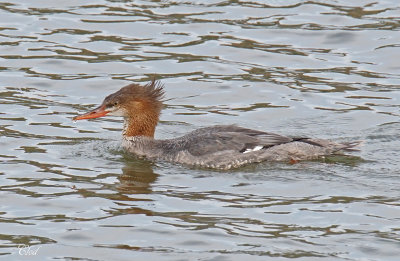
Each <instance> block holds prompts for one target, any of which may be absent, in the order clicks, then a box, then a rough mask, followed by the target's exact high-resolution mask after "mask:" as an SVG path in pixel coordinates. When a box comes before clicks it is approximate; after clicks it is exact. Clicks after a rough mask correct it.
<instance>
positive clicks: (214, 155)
mask: <svg viewBox="0 0 400 261" xmlns="http://www.w3.org/2000/svg"><path fill="white" fill-rule="evenodd" d="M359 143H360V142H359V141H355V142H350V143H334V142H331V141H328V140H322V139H310V138H290V137H286V136H281V135H278V134H274V133H268V132H262V131H257V130H251V129H247V128H242V127H238V126H235V125H217V126H213V127H206V128H201V129H198V130H195V131H192V132H190V133H188V134H186V135H184V136H182V137H179V138H174V139H167V140H156V139H153V138H150V137H145V136H133V137H127V136H125V135H124V137H123V146H124V148H125V149H126V150H128V151H129V152H131V153H134V154H136V155H138V156H144V157H146V158H148V159H151V160H153V159H159V160H166V161H170V162H175V163H181V164H186V165H191V166H198V167H205V168H214V169H222V170H227V169H231V168H237V167H240V166H243V165H246V164H249V163H254V162H262V161H298V160H311V159H317V158H319V157H321V156H324V155H331V154H335V153H337V152H340V151H352V150H357V149H355V148H354V147H355V146H357V145H359Z"/></svg>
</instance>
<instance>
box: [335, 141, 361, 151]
mask: <svg viewBox="0 0 400 261" xmlns="http://www.w3.org/2000/svg"><path fill="white" fill-rule="evenodd" d="M363 143H364V141H363V140H356V141H350V142H343V143H340V144H341V145H342V146H343V147H342V148H341V149H340V150H344V151H360V146H361V145H362V144H363Z"/></svg>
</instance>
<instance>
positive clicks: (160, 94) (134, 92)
mask: <svg viewBox="0 0 400 261" xmlns="http://www.w3.org/2000/svg"><path fill="white" fill-rule="evenodd" d="M163 87H164V85H163V84H162V83H161V82H160V81H156V80H152V81H151V82H149V83H148V84H146V85H143V86H142V85H139V84H136V83H132V84H129V85H127V86H125V87H123V88H121V89H120V90H119V91H117V92H115V93H113V94H110V95H108V96H107V97H106V98H105V99H104V102H103V103H104V104H107V105H110V106H112V105H113V106H115V105H117V104H118V103H125V102H129V101H131V100H136V99H137V100H146V101H149V102H153V103H154V105H159V106H160V109H161V107H162V99H163V98H164V89H163Z"/></svg>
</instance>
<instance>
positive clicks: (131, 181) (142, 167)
mask: <svg viewBox="0 0 400 261" xmlns="http://www.w3.org/2000/svg"><path fill="white" fill-rule="evenodd" d="M152 165H153V163H152V162H150V161H147V160H143V159H135V158H131V157H130V158H129V159H127V160H126V161H125V166H124V167H123V168H122V175H121V176H119V177H118V179H119V181H120V182H121V183H120V185H119V187H118V190H119V192H121V193H125V194H150V193H152V188H151V186H152V184H153V183H154V182H155V181H156V180H157V178H158V176H159V175H158V174H156V173H154V172H153V168H152Z"/></svg>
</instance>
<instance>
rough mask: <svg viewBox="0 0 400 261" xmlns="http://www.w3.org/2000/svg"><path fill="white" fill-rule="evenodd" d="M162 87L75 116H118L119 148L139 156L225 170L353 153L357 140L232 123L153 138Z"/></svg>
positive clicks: (128, 89)
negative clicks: (290, 133) (120, 127)
mask: <svg viewBox="0 0 400 261" xmlns="http://www.w3.org/2000/svg"><path fill="white" fill-rule="evenodd" d="M163 96H164V89H163V85H162V84H161V83H160V82H158V81H155V80H153V81H152V82H150V83H148V84H146V85H139V84H135V83H133V84H129V85H127V86H125V87H123V88H121V89H120V90H119V91H117V92H115V93H113V94H110V95H108V96H107V97H106V98H105V99H104V101H103V103H102V104H101V105H100V106H98V107H97V108H95V109H93V110H92V111H89V112H88V113H85V114H82V115H78V116H76V117H75V118H74V119H73V120H83V119H93V118H98V117H103V116H106V115H113V116H122V117H123V118H124V127H123V131H122V136H123V139H122V145H123V147H124V148H125V149H126V150H127V151H129V152H131V153H133V154H136V155H138V156H144V157H146V158H148V159H151V160H155V159H158V160H165V161H170V162H176V163H181V164H186V165H191V166H199V167H204V168H214V169H221V170H228V169H232V168H237V167H240V166H243V165H246V164H249V163H254V162H262V161H289V162H297V161H299V160H311V159H317V158H320V157H323V156H326V155H331V154H336V153H338V152H342V151H354V150H358V149H357V148H356V146H357V145H359V144H360V143H361V142H360V141H353V142H345V143H336V142H331V141H328V140H324V139H312V138H307V137H286V136H282V135H279V134H275V133H269V132H264V131H258V130H252V129H248V128H242V127H238V126H236V125H216V126H212V127H205V128H200V129H197V130H195V131H192V132H190V133H188V134H186V135H184V136H182V137H179V138H173V139H166V140H157V139H154V132H155V128H156V125H157V123H158V120H159V117H160V113H161V110H162V107H163V102H162V99H163Z"/></svg>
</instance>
